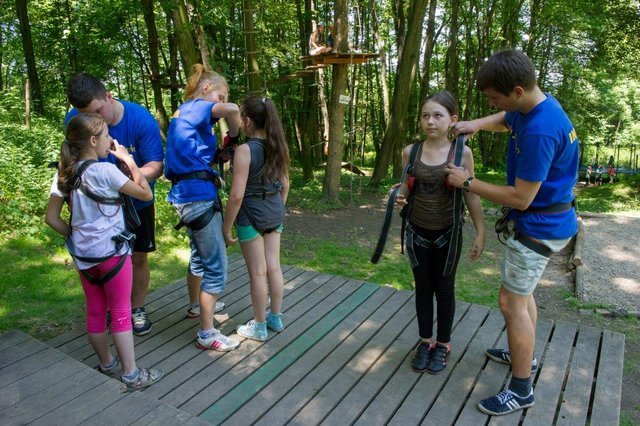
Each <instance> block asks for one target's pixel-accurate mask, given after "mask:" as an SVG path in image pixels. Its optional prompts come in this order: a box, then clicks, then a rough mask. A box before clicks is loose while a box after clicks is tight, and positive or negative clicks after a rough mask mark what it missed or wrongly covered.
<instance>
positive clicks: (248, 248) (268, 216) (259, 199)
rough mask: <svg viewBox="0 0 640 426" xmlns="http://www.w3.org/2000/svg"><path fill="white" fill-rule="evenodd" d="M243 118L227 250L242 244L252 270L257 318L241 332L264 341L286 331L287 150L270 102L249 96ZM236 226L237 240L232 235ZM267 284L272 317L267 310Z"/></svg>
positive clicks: (229, 203)
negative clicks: (282, 253)
mask: <svg viewBox="0 0 640 426" xmlns="http://www.w3.org/2000/svg"><path fill="white" fill-rule="evenodd" d="M240 116H241V124H240V129H241V130H242V132H243V134H244V135H245V136H246V138H247V141H246V143H244V144H243V145H240V146H239V147H238V148H236V152H235V155H234V159H233V162H234V163H233V183H232V185H231V194H230V195H229V200H228V201H227V211H226V213H225V216H224V225H223V233H224V239H225V241H226V243H227V244H229V245H231V244H235V242H236V241H240V248H241V249H242V254H243V255H244V258H245V261H246V263H247V268H248V269H249V279H250V285H251V301H252V303H253V315H254V317H253V319H252V320H251V321H249V322H248V323H247V324H246V325H241V326H239V327H238V328H237V332H238V334H239V335H240V336H242V337H246V338H249V339H254V340H258V341H264V340H266V339H267V328H270V329H271V330H273V331H276V332H280V331H282V330H283V329H284V325H283V322H282V297H283V292H284V279H283V276H282V270H281V268H280V234H281V233H282V229H283V223H284V218H285V203H286V201H287V194H288V193H289V148H288V147H287V141H286V140H285V137H284V132H283V130H282V124H281V123H280V118H279V117H278V112H277V111H276V108H275V105H274V103H273V101H272V100H270V99H267V98H260V97H257V96H250V97H248V98H247V99H246V100H245V101H244V103H243V104H242V106H241V108H240ZM234 222H235V224H236V231H237V238H233V236H232V234H231V227H232V226H233V224H234ZM267 282H268V291H269V296H270V310H269V311H266V310H265V306H267Z"/></svg>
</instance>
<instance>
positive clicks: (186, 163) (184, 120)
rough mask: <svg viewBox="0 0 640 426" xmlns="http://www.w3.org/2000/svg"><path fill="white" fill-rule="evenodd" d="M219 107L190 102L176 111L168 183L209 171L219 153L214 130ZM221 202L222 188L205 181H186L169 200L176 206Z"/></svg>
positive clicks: (169, 144) (169, 141) (171, 128)
mask: <svg viewBox="0 0 640 426" xmlns="http://www.w3.org/2000/svg"><path fill="white" fill-rule="evenodd" d="M214 105H215V103H213V102H208V101H205V100H203V99H195V100H191V101H187V102H185V103H184V104H182V105H180V107H179V108H178V109H177V110H176V112H175V113H174V114H173V117H172V118H171V123H170V124H169V131H168V132H167V160H166V161H165V168H164V174H165V176H166V177H167V179H169V180H171V179H172V178H174V177H177V176H179V175H183V174H186V173H193V172H200V171H206V172H208V173H211V174H214V175H215V172H214V171H213V169H212V168H211V167H210V166H209V164H210V163H211V162H212V161H213V156H214V154H215V152H216V146H217V138H216V134H215V132H214V130H213V126H214V125H215V124H216V122H217V121H218V119H217V118H214V117H212V116H211V109H212V108H213V106H214ZM217 198H218V188H217V187H216V186H215V185H214V184H213V182H211V181H209V180H204V179H186V180H181V181H179V182H177V183H176V184H175V185H173V186H172V187H171V191H169V195H168V196H167V200H168V201H169V202H170V203H173V204H184V203H188V202H193V201H211V200H216V199H217Z"/></svg>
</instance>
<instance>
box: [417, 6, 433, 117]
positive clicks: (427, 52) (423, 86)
mask: <svg viewBox="0 0 640 426" xmlns="http://www.w3.org/2000/svg"><path fill="white" fill-rule="evenodd" d="M437 3H438V1H437V0H430V1H429V16H428V17H427V36H426V37H425V39H424V55H423V56H422V80H421V82H420V97H419V98H418V108H420V107H421V106H422V102H423V101H424V100H425V99H426V98H427V93H429V82H430V81H431V56H432V55H433V46H434V45H435V41H436V37H435V34H436V6H437ZM418 114H419V112H418ZM416 126H419V123H418V121H416Z"/></svg>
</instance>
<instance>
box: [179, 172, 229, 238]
mask: <svg viewBox="0 0 640 426" xmlns="http://www.w3.org/2000/svg"><path fill="white" fill-rule="evenodd" d="M192 179H199V180H208V181H210V182H211V183H213V184H214V185H215V186H216V187H220V186H221V181H220V178H219V177H218V176H217V175H216V174H215V173H211V172H208V171H206V170H200V171H197V172H190V173H184V174H181V175H177V176H172V177H171V184H172V185H175V184H177V183H178V182H180V181H182V180H192ZM218 211H219V212H222V202H221V200H220V195H219V194H218V199H217V200H215V201H214V203H213V208H212V209H210V210H207V211H205V212H204V213H202V214H201V215H200V216H198V217H197V218H195V219H194V220H192V221H191V222H190V223H184V222H183V221H182V220H180V222H178V223H177V224H176V225H174V227H173V229H175V230H176V231H179V230H180V229H181V228H182V227H183V226H186V227H187V228H189V229H191V230H192V231H199V230H201V229H202V228H204V227H205V226H207V225H208V224H209V222H211V219H213V217H214V216H215V214H216V212H218Z"/></svg>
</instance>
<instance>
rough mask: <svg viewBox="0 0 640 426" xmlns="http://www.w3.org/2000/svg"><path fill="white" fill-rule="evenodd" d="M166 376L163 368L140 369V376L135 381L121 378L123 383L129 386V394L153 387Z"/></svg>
mask: <svg viewBox="0 0 640 426" xmlns="http://www.w3.org/2000/svg"><path fill="white" fill-rule="evenodd" d="M162 376H164V370H163V369H162V368H142V367H139V368H138V375H137V376H136V377H135V378H134V379H127V378H125V377H124V376H121V377H120V380H122V383H124V384H125V385H127V390H128V391H129V392H133V391H137V390H140V389H144V388H146V387H149V386H151V385H152V384H154V383H155V382H157V381H158V380H160V379H161V378H162Z"/></svg>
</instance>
